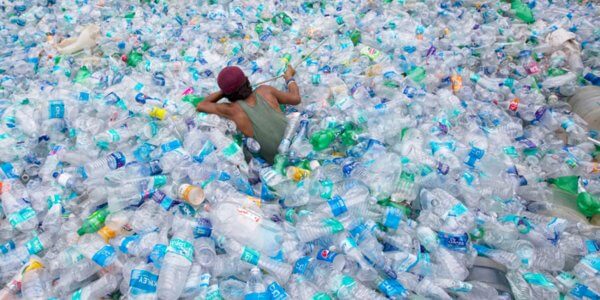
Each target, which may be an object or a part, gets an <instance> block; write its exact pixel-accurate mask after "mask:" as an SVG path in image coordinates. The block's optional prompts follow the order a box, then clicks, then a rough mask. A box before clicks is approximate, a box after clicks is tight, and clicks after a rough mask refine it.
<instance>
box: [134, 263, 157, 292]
mask: <svg viewBox="0 0 600 300" xmlns="http://www.w3.org/2000/svg"><path fill="white" fill-rule="evenodd" d="M157 281H158V275H156V274H154V273H151V272H149V271H146V270H138V269H135V270H132V271H131V279H130V280H129V287H130V288H131V290H130V291H131V293H132V294H134V295H139V294H151V293H156V283H157Z"/></svg>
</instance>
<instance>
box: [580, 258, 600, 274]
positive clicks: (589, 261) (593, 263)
mask: <svg viewBox="0 0 600 300" xmlns="http://www.w3.org/2000/svg"><path fill="white" fill-rule="evenodd" d="M581 262H582V263H584V264H586V265H588V266H590V267H592V268H593V269H594V270H596V272H600V257H594V256H592V255H587V256H586V257H584V258H583V259H582V260H581Z"/></svg>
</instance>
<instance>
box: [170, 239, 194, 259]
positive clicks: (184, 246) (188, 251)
mask: <svg viewBox="0 0 600 300" xmlns="http://www.w3.org/2000/svg"><path fill="white" fill-rule="evenodd" d="M167 251H168V252H172V253H176V254H179V255H181V256H183V257H185V259H187V260H189V261H190V262H192V261H193V258H194V245H192V243H190V242H188V241H186V240H182V239H178V238H172V239H171V242H170V243H169V248H167Z"/></svg>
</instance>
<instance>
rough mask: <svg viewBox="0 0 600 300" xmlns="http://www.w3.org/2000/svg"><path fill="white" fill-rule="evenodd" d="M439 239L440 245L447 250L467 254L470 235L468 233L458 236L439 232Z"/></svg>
mask: <svg viewBox="0 0 600 300" xmlns="http://www.w3.org/2000/svg"><path fill="white" fill-rule="evenodd" d="M438 238H439V241H440V244H441V245H442V246H444V247H445V248H447V249H450V250H453V251H458V252H467V244H468V242H469V235H468V234H466V233H463V234H460V235H456V234H450V233H445V232H441V231H440V232H438Z"/></svg>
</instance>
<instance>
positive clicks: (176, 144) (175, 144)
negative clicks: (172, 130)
mask: <svg viewBox="0 0 600 300" xmlns="http://www.w3.org/2000/svg"><path fill="white" fill-rule="evenodd" d="M178 148H181V142H180V141H179V140H172V141H170V142H168V143H165V144H162V145H160V149H161V150H162V152H163V153H167V152H170V151H173V150H175V149H178Z"/></svg>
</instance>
